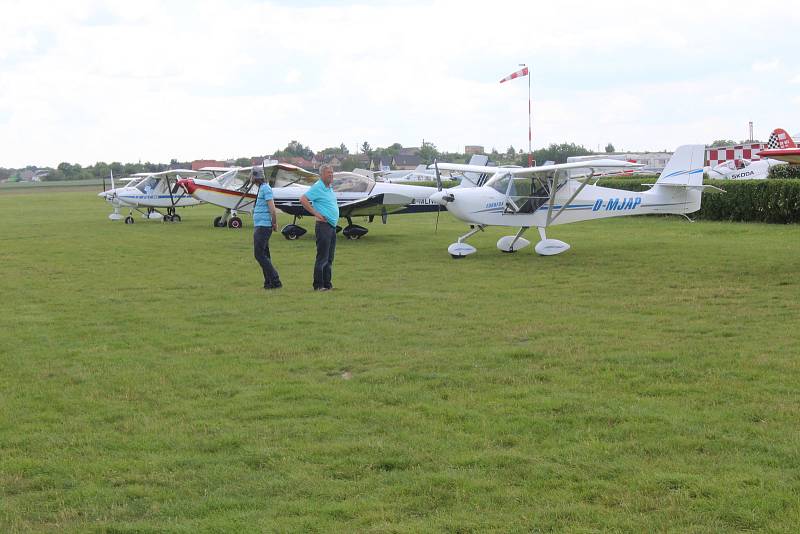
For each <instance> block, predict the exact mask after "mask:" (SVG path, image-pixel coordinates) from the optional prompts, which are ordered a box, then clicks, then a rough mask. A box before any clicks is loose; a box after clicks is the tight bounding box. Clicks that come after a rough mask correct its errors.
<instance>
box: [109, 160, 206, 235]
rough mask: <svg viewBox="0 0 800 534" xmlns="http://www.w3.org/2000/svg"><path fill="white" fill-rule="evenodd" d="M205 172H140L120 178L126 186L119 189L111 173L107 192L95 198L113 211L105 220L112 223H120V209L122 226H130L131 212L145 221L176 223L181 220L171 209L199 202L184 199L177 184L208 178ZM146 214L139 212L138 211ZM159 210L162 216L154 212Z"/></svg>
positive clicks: (183, 194)
mask: <svg viewBox="0 0 800 534" xmlns="http://www.w3.org/2000/svg"><path fill="white" fill-rule="evenodd" d="M211 175H212V173H210V172H207V171H192V170H188V169H173V170H169V171H163V172H143V173H138V174H134V175H131V176H129V177H128V178H123V179H122V180H121V181H124V182H127V183H126V184H125V185H124V186H122V187H117V186H116V185H115V184H114V174H113V173H111V189H109V190H107V191H103V192H102V193H99V194H98V195H97V196H99V197H100V198H103V199H105V200H106V201H108V202H109V203H110V204H111V206H112V207H113V208H114V211H113V212H112V213H110V214H109V216H108V218H109V219H111V220H112V221H118V220H120V219H122V215H120V213H119V209H120V208H128V209H129V213H128V215H127V216H126V217H125V224H133V221H134V218H133V212H134V210H136V211H138V212H139V213H141V214H142V216H143V217H144V218H145V219H161V220H164V221H167V222H180V220H181V216H180V215H178V214H177V213H175V208H184V207H188V206H197V205H198V204H202V202H201V201H199V200H197V199H196V198H193V197H192V196H191V195H187V194H186V192H185V191H183V190H182V189H179V187H178V185H177V181H178V180H180V179H181V177H184V176H209V177H210V176H211ZM143 209H144V210H146V211H142V210H143ZM159 209H163V210H165V211H166V213H161V212H160V211H158V210H159Z"/></svg>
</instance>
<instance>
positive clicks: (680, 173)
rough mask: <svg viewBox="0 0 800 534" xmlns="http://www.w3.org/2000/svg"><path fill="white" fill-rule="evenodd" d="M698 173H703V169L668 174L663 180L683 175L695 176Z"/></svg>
mask: <svg viewBox="0 0 800 534" xmlns="http://www.w3.org/2000/svg"><path fill="white" fill-rule="evenodd" d="M699 172H703V169H692V170H691V171H675V172H672V173H669V174H668V175H666V176H665V177H664V178H670V177H672V176H681V175H684V174H697V173H699ZM656 183H657V182H656Z"/></svg>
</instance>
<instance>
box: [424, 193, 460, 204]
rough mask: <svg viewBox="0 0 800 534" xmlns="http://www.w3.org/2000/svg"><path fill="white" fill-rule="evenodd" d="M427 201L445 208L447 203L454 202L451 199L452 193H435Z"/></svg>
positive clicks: (453, 198) (452, 198)
mask: <svg viewBox="0 0 800 534" xmlns="http://www.w3.org/2000/svg"><path fill="white" fill-rule="evenodd" d="M429 200H430V201H431V202H433V203H435V204H439V205H440V206H446V205H447V203H448V202H452V201H453V200H455V197H453V194H452V193H448V192H447V191H437V192H435V193H434V194H432V195H431V196H430V197H429Z"/></svg>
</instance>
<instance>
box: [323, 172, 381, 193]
mask: <svg viewBox="0 0 800 534" xmlns="http://www.w3.org/2000/svg"><path fill="white" fill-rule="evenodd" d="M373 187H375V180H373V179H372V178H367V177H366V176H362V175H360V174H356V173H353V172H337V173H334V174H333V190H334V191H336V192H337V193H369V192H370V191H372V188H373Z"/></svg>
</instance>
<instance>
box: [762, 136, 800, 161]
mask: <svg viewBox="0 0 800 534" xmlns="http://www.w3.org/2000/svg"><path fill="white" fill-rule="evenodd" d="M758 155H759V156H761V157H762V158H772V159H777V160H780V161H785V162H786V163H791V164H793V165H797V164H800V148H799V147H798V146H797V145H796V144H795V142H794V140H793V139H792V136H790V135H789V134H788V133H786V130H784V129H783V128H776V129H775V131H773V132H772V133H771V134H770V136H769V141H768V142H767V148H765V149H763V150H762V151H761V152H759V153H758Z"/></svg>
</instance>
